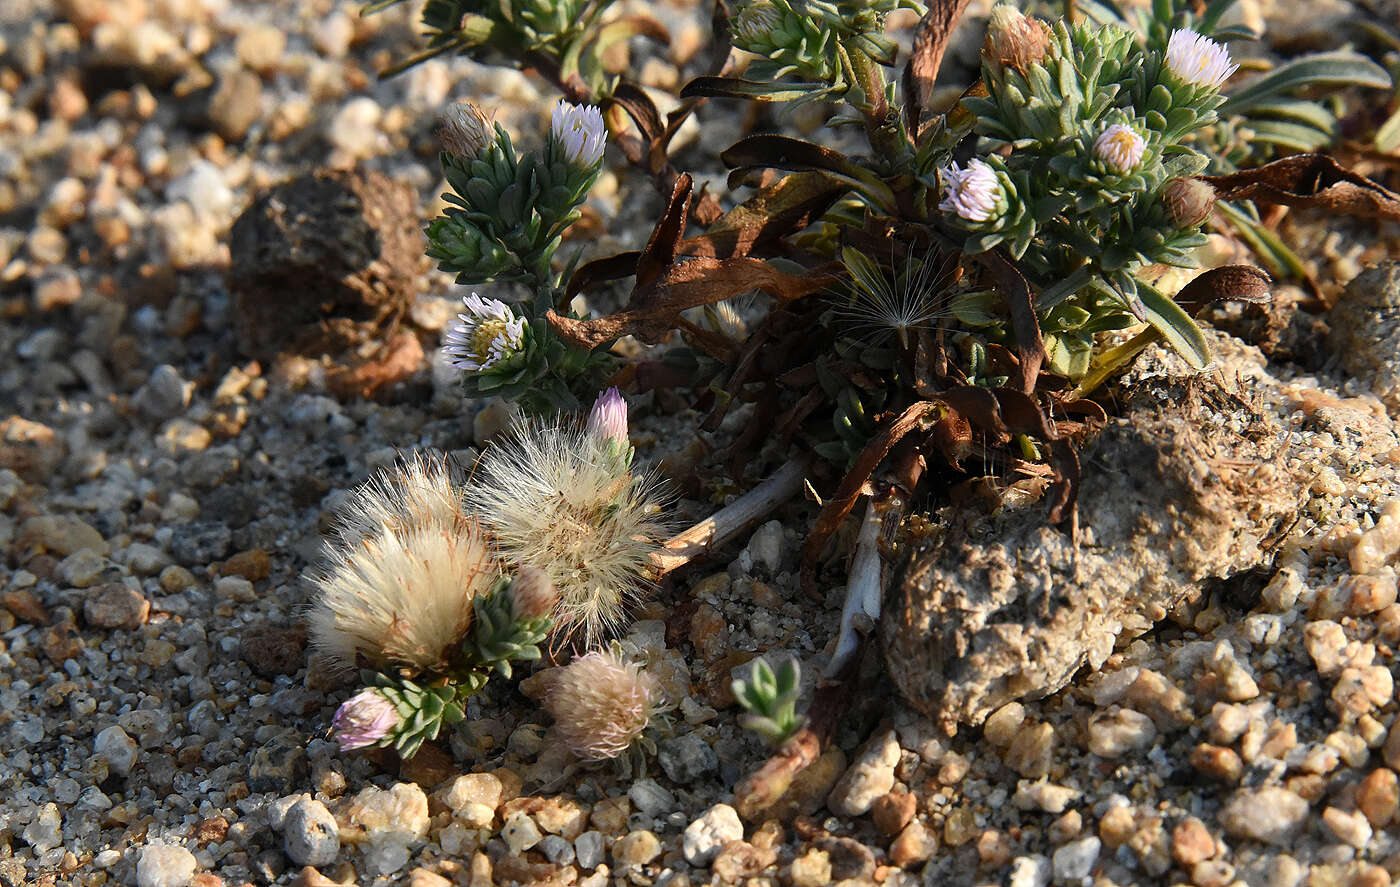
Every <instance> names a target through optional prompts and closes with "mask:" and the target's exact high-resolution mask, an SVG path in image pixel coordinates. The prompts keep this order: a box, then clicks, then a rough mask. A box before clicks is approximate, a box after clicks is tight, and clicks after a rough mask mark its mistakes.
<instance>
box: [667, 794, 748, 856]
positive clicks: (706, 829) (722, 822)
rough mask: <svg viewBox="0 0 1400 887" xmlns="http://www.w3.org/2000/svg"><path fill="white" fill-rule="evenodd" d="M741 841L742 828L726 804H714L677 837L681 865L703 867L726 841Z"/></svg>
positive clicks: (735, 813)
mask: <svg viewBox="0 0 1400 887" xmlns="http://www.w3.org/2000/svg"><path fill="white" fill-rule="evenodd" d="M743 839H744V824H743V823H742V822H740V821H739V814H738V813H737V812H735V810H734V808H733V807H731V806H729V805H728V804H716V805H714V806H713V807H711V808H710V809H709V810H706V811H705V812H704V814H703V815H702V816H701V817H700V818H699V819H697V820H695V821H694V822H692V823H691V824H690V825H688V826H686V828H685V834H683V835H682V836H681V852H683V853H684V854H685V861H686V862H688V863H690V864H691V865H694V866H700V867H702V868H703V867H704V866H707V865H709V864H710V863H712V862H714V859H715V857H716V856H717V855H718V854H719V851H720V849H721V848H723V847H724V845H725V844H728V843H729V842H730V841H742V840H743Z"/></svg>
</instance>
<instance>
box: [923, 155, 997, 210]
mask: <svg viewBox="0 0 1400 887" xmlns="http://www.w3.org/2000/svg"><path fill="white" fill-rule="evenodd" d="M942 179H943V201H942V202H941V203H939V204H938V208H939V209H941V210H943V211H944V212H950V213H953V214H954V215H956V216H958V217H959V218H962V219H966V220H967V221H969V222H985V221H987V220H988V219H990V218H991V217H992V216H994V215H996V214H997V212H998V211H999V210H1000V207H1001V201H1002V197H1003V196H1004V195H1003V193H1002V188H1001V182H999V181H997V174H996V170H994V169H992V168H991V167H990V166H988V165H987V164H986V163H985V162H983V161H981V160H978V159H977V158H975V157H974V158H973V159H972V160H969V161H968V163H967V166H966V167H960V166H958V165H957V164H956V163H954V164H953V165H952V166H948V167H944V169H943V170H942Z"/></svg>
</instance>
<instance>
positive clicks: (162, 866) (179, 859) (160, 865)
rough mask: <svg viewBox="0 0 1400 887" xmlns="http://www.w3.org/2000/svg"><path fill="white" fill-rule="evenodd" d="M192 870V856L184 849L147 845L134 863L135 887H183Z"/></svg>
mask: <svg viewBox="0 0 1400 887" xmlns="http://www.w3.org/2000/svg"><path fill="white" fill-rule="evenodd" d="M194 870H195V860H194V854H193V853H191V852H190V851H188V850H186V849H185V848H184V847H177V846H175V845H173V844H148V845H146V846H145V847H142V848H141V856H140V858H139V860H138V861H137V863H136V887H185V885H186V884H188V883H189V882H190V879H191V878H193V877H194Z"/></svg>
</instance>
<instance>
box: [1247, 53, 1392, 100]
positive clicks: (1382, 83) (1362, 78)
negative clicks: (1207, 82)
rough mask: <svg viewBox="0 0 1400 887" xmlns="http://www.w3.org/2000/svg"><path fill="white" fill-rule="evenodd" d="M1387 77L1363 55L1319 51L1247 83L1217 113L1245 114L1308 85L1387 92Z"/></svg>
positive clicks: (1383, 70)
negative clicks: (1364, 88)
mask: <svg viewBox="0 0 1400 887" xmlns="http://www.w3.org/2000/svg"><path fill="white" fill-rule="evenodd" d="M1390 85H1391V82H1390V75H1389V74H1387V73H1386V71H1385V69H1384V68H1382V67H1381V66H1380V65H1378V64H1376V63H1375V62H1373V61H1371V60H1370V59H1368V58H1366V57H1365V56H1364V55H1360V54H1358V53H1355V52H1347V51H1345V50H1340V51H1337V52H1320V53H1316V54H1314V55H1308V56H1304V57H1302V58H1300V59H1295V60H1294V61H1291V62H1288V63H1287V64H1284V65H1280V66H1279V67H1277V68H1275V69H1274V70H1272V71H1270V72H1269V73H1268V74H1265V75H1264V76H1262V77H1259V78H1257V79H1255V80H1251V81H1250V82H1249V83H1247V84H1245V86H1244V87H1243V88H1242V89H1240V90H1238V91H1237V92H1235V93H1234V94H1233V95H1231V96H1230V97H1229V98H1227V99H1226V100H1225V104H1223V105H1221V106H1220V113H1221V114H1222V115H1225V114H1243V115H1249V114H1250V113H1251V111H1252V109H1253V108H1254V107H1255V106H1256V105H1259V104H1263V103H1264V102H1266V101H1268V100H1270V99H1273V98H1275V97H1277V96H1280V95H1283V94H1285V93H1288V92H1292V91H1293V90H1296V89H1303V88H1305V87H1309V86H1371V87H1375V88H1377V89H1389V88H1390Z"/></svg>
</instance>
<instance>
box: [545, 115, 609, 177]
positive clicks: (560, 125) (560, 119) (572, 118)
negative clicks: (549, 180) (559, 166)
mask: <svg viewBox="0 0 1400 887" xmlns="http://www.w3.org/2000/svg"><path fill="white" fill-rule="evenodd" d="M549 135H550V138H552V139H553V140H554V142H555V143H556V144H557V145H558V147H559V150H560V151H561V152H562V154H563V156H564V160H565V161H567V162H568V163H570V164H572V165H574V166H577V167H579V168H580V169H593V168H594V167H596V166H597V165H598V164H599V163H601V162H602V160H603V145H604V143H605V142H606V141H607V129H606V128H605V127H604V126H603V113H602V112H601V111H599V110H598V109H597V108H595V107H594V106H592V105H571V104H569V103H568V102H566V101H564V100H563V99H560V100H559V102H558V104H556V105H555V106H554V110H553V111H551V112H550V115H549Z"/></svg>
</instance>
